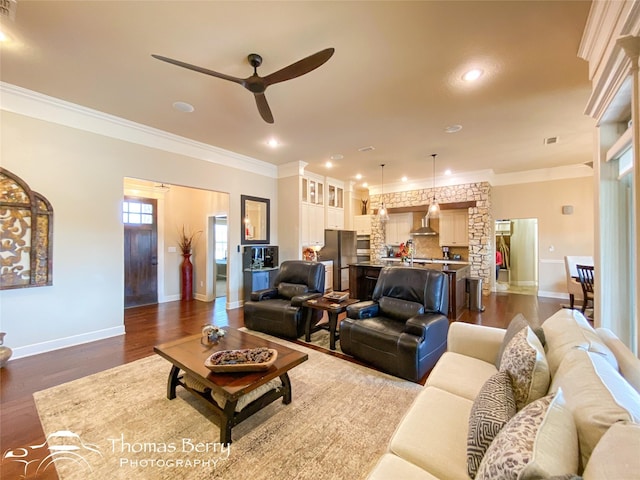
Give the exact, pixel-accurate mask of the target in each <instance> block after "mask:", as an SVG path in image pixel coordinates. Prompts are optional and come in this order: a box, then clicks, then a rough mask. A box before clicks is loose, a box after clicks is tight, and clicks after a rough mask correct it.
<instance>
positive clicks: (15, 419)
mask: <svg viewBox="0 0 640 480" xmlns="http://www.w3.org/2000/svg"><path fill="white" fill-rule="evenodd" d="M483 303H484V306H485V308H486V309H485V311H484V312H482V313H480V312H470V311H465V312H464V313H463V314H462V316H461V317H460V318H459V319H458V321H463V322H468V323H476V324H482V325H488V326H495V327H506V325H507V324H508V323H509V321H510V320H511V318H513V316H514V315H516V314H517V313H522V314H523V315H525V316H526V317H527V318H528V319H529V320H530V321H532V322H536V323H538V324H540V323H542V321H544V319H546V318H547V317H549V316H550V315H551V314H553V313H554V312H556V311H557V310H559V309H560V308H561V305H560V301H559V300H557V299H545V298H537V297H534V296H529V295H517V294H508V293H494V294H491V295H490V296H488V297H483ZM242 314H243V311H242V309H236V310H229V311H227V310H225V298H224V297H223V298H219V299H217V300H216V301H215V302H212V303H205V302H199V301H191V302H170V303H164V304H159V305H151V306H145V307H137V308H131V309H128V310H126V311H125V315H124V317H125V318H124V323H125V330H126V332H127V333H126V335H121V336H118V337H114V338H110V339H106V340H100V341H97V342H91V343H87V344H83V345H79V346H76V347H69V348H65V349H61V350H57V351H54V352H49V353H44V354H41V355H34V356H31V357H26V358H22V359H18V360H12V361H10V362H9V364H8V365H7V366H6V367H5V368H2V369H0V452H2V454H3V457H4V455H5V453H6V452H7V451H8V450H12V449H16V448H21V447H23V448H24V447H28V446H29V445H36V444H42V443H43V442H44V440H45V438H44V433H43V431H42V427H41V426H40V421H39V419H38V414H37V411H36V408H35V404H34V402H33V393H34V392H37V391H40V390H44V389H46V388H49V387H53V386H55V385H60V384H62V383H65V382H69V381H71V380H75V379H77V378H82V377H85V376H87V375H91V374H93V373H97V372H100V371H103V370H106V369H109V368H112V367H116V366H118V365H123V364H125V363H128V362H133V361H135V360H138V359H140V358H143V357H147V356H149V355H152V354H153V346H154V345H156V344H158V343H163V342H167V341H170V340H174V339H178V338H181V337H183V336H186V335H193V334H197V333H200V330H201V328H202V325H204V324H206V323H214V324H216V325H219V326H230V327H236V328H237V327H241V326H244V320H243V315H242ZM335 355H337V356H342V357H345V356H343V355H340V354H335ZM21 473H22V467H21V465H20V464H19V463H17V462H10V461H6V460H5V461H3V462H2V466H1V467H0V478H2V479H7V480H9V479H11V480H13V479H17V478H21V477H20V475H21ZM37 478H38V479H47V480H49V479H57V475H56V474H55V472H54V471H53V470H52V469H49V470H48V471H47V472H46V474H45V475H42V474H41V475H39V476H38V477H37Z"/></svg>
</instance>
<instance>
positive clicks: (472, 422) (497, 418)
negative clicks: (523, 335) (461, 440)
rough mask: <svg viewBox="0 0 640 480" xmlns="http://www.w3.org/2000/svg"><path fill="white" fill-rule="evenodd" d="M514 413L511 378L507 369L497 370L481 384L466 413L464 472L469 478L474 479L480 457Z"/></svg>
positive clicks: (514, 402) (514, 403)
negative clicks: (504, 370)
mask: <svg viewBox="0 0 640 480" xmlns="http://www.w3.org/2000/svg"><path fill="white" fill-rule="evenodd" d="M515 414H516V400H515V398H514V396H513V387H512V386H511V377H509V374H508V373H507V372H498V373H496V374H494V375H493V376H492V377H491V378H489V380H487V381H486V382H485V384H484V385H483V386H482V388H481V389H480V392H479V393H478V396H477V397H476V399H475V400H474V402H473V406H472V407H471V413H470V414H469V432H468V434H467V471H468V472H469V476H470V477H471V478H475V476H476V473H477V472H478V467H479V466H480V462H481V461H482V457H484V454H485V452H486V451H487V448H489V445H491V442H492V441H493V439H494V438H495V436H496V435H498V433H499V432H500V430H502V427H504V426H505V424H506V423H507V422H508V421H509V420H510V419H511V417H513V416H514V415H515Z"/></svg>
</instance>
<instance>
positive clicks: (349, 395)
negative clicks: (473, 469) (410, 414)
mask: <svg viewBox="0 0 640 480" xmlns="http://www.w3.org/2000/svg"><path fill="white" fill-rule="evenodd" d="M261 336H264V335H261ZM270 339H271V340H273V341H278V342H280V343H283V344H286V345H287V346H288V347H290V348H295V349H297V350H300V351H304V352H305V353H307V354H308V355H309V360H308V361H306V362H304V363H303V364H301V365H299V366H297V367H295V368H294V369H293V370H291V371H290V372H289V376H290V378H291V383H292V389H293V401H292V403H291V404H289V405H284V404H283V403H282V401H281V400H277V401H276V402H274V403H272V404H271V405H269V406H268V407H266V408H265V409H263V410H262V411H260V412H258V413H257V414H255V415H254V416H253V417H251V418H249V419H247V420H245V421H244V422H243V423H241V424H240V425H238V426H237V427H235V428H234V429H233V433H232V436H233V443H232V444H231V446H230V447H228V450H226V449H222V447H221V446H220V445H219V444H218V441H219V429H218V427H217V425H216V423H214V422H216V421H217V417H215V415H213V414H212V413H211V411H210V410H209V409H208V407H207V406H206V405H204V404H203V403H202V401H199V400H198V399H195V398H194V397H193V396H192V395H191V394H189V393H188V392H186V391H184V390H183V389H182V388H180V387H178V397H177V398H176V399H174V400H168V399H167V397H166V382H167V376H168V374H169V370H170V364H169V362H167V361H166V360H164V359H163V358H161V357H159V356H151V357H147V358H144V359H142V360H138V361H136V362H132V363H129V364H126V365H122V366H119V367H116V368H113V369H110V370H107V371H104V372H101V373H98V374H95V375H91V376H89V377H85V378H81V379H78V380H75V381H73V382H69V383H66V384H64V385H60V386H57V387H53V388H50V389H48V390H44V391H41V392H36V393H35V394H34V398H35V402H36V406H37V409H38V414H39V416H40V420H41V422H42V426H43V428H44V431H45V434H46V435H49V436H51V438H50V439H49V447H50V448H51V447H52V445H61V444H63V445H68V444H72V445H74V446H75V447H78V449H76V450H71V451H70V450H68V449H67V450H62V453H63V455H57V456H56V457H55V458H57V461H56V462H55V465H56V468H57V470H58V473H59V476H60V478H61V479H62V480H71V479H83V480H86V479H136V480H138V479H175V478H188V479H205V478H206V479H211V478H215V479H217V478H219V479H230V480H231V479H242V480H246V479H252V480H258V479H273V478H281V479H294V478H295V479H314V480H321V479H336V478H342V479H350V480H351V479H358V478H365V477H366V476H367V474H368V472H369V471H370V470H371V468H372V467H373V466H374V464H375V463H376V461H377V459H378V457H379V456H380V455H381V454H382V453H383V452H384V451H385V450H386V448H387V444H388V442H389V439H390V437H391V435H392V433H393V432H394V430H395V428H396V425H397V424H398V422H399V421H400V419H401V418H402V416H403V414H404V412H405V411H406V410H407V409H408V407H409V405H410V404H411V402H412V401H413V399H414V398H415V396H416V395H417V393H418V392H419V391H420V389H421V388H422V387H421V386H420V385H417V384H415V383H411V382H407V381H404V380H401V379H398V378H396V377H392V376H389V375H385V374H383V373H380V372H377V371H375V370H372V369H369V368H366V367H361V366H359V365H355V364H351V363H349V362H346V361H344V360H340V359H338V358H335V357H332V356H330V355H326V354H324V353H321V352H318V351H314V350H312V349H309V348H306V347H303V346H300V345H296V344H292V343H290V342H286V341H284V340H279V339H274V338H273V337H271V338H270ZM75 447H74V448H75ZM43 450H44V449H43ZM52 452H53V451H52ZM56 452H58V453H60V450H58V451H56ZM46 453H48V452H46ZM45 464H46V463H44V464H43V465H45ZM42 468H43V467H42Z"/></svg>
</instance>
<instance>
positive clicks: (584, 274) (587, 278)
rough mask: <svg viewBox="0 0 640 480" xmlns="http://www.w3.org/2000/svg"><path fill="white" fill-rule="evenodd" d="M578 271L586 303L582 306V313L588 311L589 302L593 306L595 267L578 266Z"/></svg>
mask: <svg viewBox="0 0 640 480" xmlns="http://www.w3.org/2000/svg"><path fill="white" fill-rule="evenodd" d="M576 270H578V279H579V280H580V285H581V286H582V294H583V298H584V303H583V304H582V313H584V312H585V310H586V309H587V304H588V302H591V304H592V305H593V265H576Z"/></svg>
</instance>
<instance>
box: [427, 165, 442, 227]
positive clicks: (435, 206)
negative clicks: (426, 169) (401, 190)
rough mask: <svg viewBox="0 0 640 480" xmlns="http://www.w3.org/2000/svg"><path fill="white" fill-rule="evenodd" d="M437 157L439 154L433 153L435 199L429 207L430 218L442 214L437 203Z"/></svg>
mask: <svg viewBox="0 0 640 480" xmlns="http://www.w3.org/2000/svg"><path fill="white" fill-rule="evenodd" d="M436 155H437V153H432V154H431V156H432V157H433V199H432V200H431V205H429V216H430V217H437V216H438V215H439V214H440V205H438V202H436Z"/></svg>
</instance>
